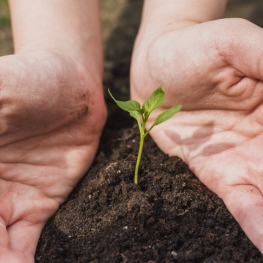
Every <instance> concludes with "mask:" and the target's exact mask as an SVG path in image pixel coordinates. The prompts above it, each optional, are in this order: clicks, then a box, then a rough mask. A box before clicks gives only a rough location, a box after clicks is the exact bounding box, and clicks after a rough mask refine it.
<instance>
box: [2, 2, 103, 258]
mask: <svg viewBox="0 0 263 263" xmlns="http://www.w3.org/2000/svg"><path fill="white" fill-rule="evenodd" d="M10 7H11V14H12V26H13V35H14V46H15V54H14V55H10V56H5V57H1V58H0V72H1V73H0V80H1V82H0V262H4V263H6V262H12V263H16V262H19V263H30V262H34V253H35V248H36V245H37V242H38V238H39V236H40V233H41V230H42V228H43V226H44V224H45V222H46V221H47V219H48V218H49V217H50V216H51V215H52V214H53V213H54V212H55V211H56V210H57V209H58V207H59V205H60V204H61V203H62V202H63V201H64V200H65V198H66V197H67V195H68V194H69V193H70V192H71V191H72V189H73V188H74V186H75V185H76V183H77V182H78V181H79V179H80V178H81V177H82V176H83V174H84V173H85V171H86V170H87V169H88V168H89V166H90V165H91V163H92V161H93V158H94V156H95V154H96V150H97V146H98V142H99V138H100V134H101V131H102V128H103V125H104V122H105V119H106V108H105V103H104V99H103V92H102V83H101V82H102V45H101V36H100V23H99V6H98V2H97V1H95V0H93V1H87V0H79V1H75V0H67V1H64V0H56V1H53V0H45V1H40V0H37V1H30V0H19V1H16V0H11V1H10ZM58 10H59V11H58Z"/></svg>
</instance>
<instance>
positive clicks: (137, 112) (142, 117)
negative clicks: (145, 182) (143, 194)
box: [108, 85, 182, 184]
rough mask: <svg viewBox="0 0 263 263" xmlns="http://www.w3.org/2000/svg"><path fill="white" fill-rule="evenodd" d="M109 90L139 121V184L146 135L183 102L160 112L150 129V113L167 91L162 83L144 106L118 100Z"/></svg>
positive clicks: (133, 101)
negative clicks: (148, 123)
mask: <svg viewBox="0 0 263 263" xmlns="http://www.w3.org/2000/svg"><path fill="white" fill-rule="evenodd" d="M108 92H109V94H110V96H111V97H112V98H113V100H114V101H115V102H116V104H117V105H118V106H119V107H120V108H121V109H123V110H124V111H127V112H129V113H130V115H131V116H132V117H133V118H135V119H136V120H137V122H138V126H139V130H140V145H139V151H138V157H137V161H136V166H135V172H134V183H135V184H138V173H139V167H140V162H141V157H142V150H143V145H144V139H145V137H146V136H147V135H148V134H149V132H150V131H151V129H152V128H153V127H154V126H156V125H158V124H160V123H162V122H164V121H166V120H168V119H170V118H171V117H172V116H173V115H174V114H176V113H177V112H178V111H180V110H181V109H182V104H179V105H177V106H174V107H171V108H169V109H167V110H165V111H164V112H162V113H160V114H159V115H158V116H157V118H156V119H155V121H154V122H153V124H152V126H151V127H150V128H149V129H148V130H146V123H147V121H148V118H149V116H150V114H151V113H152V112H153V111H154V110H155V109H158V108H160V107H161V106H162V105H163V103H164V98H165V93H164V91H163V89H162V85H161V86H160V87H158V88H157V89H156V90H155V91H154V92H153V93H152V94H151V95H150V97H149V98H148V99H147V100H146V101H145V102H144V103H143V104H142V106H141V105H140V103H139V102H137V101H135V100H128V101H118V100H116V99H115V98H114V97H113V96H112V94H111V92H110V90H108Z"/></svg>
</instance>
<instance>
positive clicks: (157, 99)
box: [142, 85, 165, 115]
mask: <svg viewBox="0 0 263 263" xmlns="http://www.w3.org/2000/svg"><path fill="white" fill-rule="evenodd" d="M162 86H163V85H161V86H160V87H158V88H157V89H156V90H155V91H154V92H153V93H152V94H151V95H150V97H149V98H148V99H147V100H146V101H145V102H144V103H143V105H142V109H143V111H144V112H146V113H147V115H150V113H151V112H152V111H153V110H155V109H158V108H160V107H161V106H162V105H163V103H164V97H165V94H164V91H163V89H162Z"/></svg>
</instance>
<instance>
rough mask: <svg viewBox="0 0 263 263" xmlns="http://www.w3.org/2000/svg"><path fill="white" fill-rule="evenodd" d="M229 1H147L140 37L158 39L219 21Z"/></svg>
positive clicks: (145, 2)
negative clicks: (190, 27)
mask: <svg viewBox="0 0 263 263" xmlns="http://www.w3.org/2000/svg"><path fill="white" fill-rule="evenodd" d="M226 4H227V0H214V1H210V0H195V1H193V0H185V1H180V0H166V1H165V4H164V3H162V2H161V1H159V0H145V1H144V7H143V15H142V22H141V26H140V30H139V35H147V36H149V37H150V36H152V37H154V38H155V37H157V36H158V35H160V34H163V33H165V32H169V31H172V30H176V29H180V28H184V27H188V26H191V25H194V24H199V23H203V22H207V21H210V20H215V19H219V18H221V17H222V15H223V12H224V10H225V7H226Z"/></svg>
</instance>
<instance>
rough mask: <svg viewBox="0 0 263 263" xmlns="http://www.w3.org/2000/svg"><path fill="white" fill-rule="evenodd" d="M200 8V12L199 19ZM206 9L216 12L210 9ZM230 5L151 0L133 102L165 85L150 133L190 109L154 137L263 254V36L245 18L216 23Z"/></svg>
mask: <svg viewBox="0 0 263 263" xmlns="http://www.w3.org/2000/svg"><path fill="white" fill-rule="evenodd" d="M197 2H198V3H202V4H200V6H199V7H200V9H198V8H197V9H195V10H196V12H195V13H191V12H192V10H194V8H191V5H195V4H196V3H197ZM205 2H207V4H209V3H210V4H211V5H212V6H210V11H211V12H210V11H209V9H207V8H204V9H202V6H206V5H205ZM224 4H225V2H224V3H223V1H221V0H220V1H213V2H212V1H209V0H207V1H206V0H203V1H190V0H189V1H174V0H171V1H170V0H167V1H166V5H162V4H161V3H160V2H158V0H146V1H145V6H144V12H143V19H142V24H141V27H140V31H139V34H138V36H137V39H136V43H135V47H134V52H133V58H132V65H131V96H132V99H135V100H138V101H140V102H143V101H144V100H145V99H146V98H147V97H148V96H149V94H150V93H151V92H152V91H153V90H154V89H156V87H157V86H159V85H160V84H162V83H163V84H164V86H163V89H164V91H165V93H166V101H165V103H164V106H163V107H162V108H161V109H160V110H157V111H156V112H154V113H153V114H152V116H151V119H150V120H149V121H150V122H149V124H148V125H149V127H150V125H151V123H152V122H153V120H154V119H155V118H156V116H157V115H158V114H159V113H160V112H161V111H163V110H164V109H166V108H169V107H171V106H174V105H177V104H179V103H182V104H183V110H182V111H181V112H179V113H177V114H176V115H175V116H174V117H173V118H171V119H169V120H168V121H166V122H164V123H162V124H160V125H158V126H156V127H155V128H154V129H153V130H152V131H151V133H150V134H151V136H152V137H153V139H154V140H155V142H156V143H157V145H159V147H160V148H161V149H162V150H163V151H164V152H166V153H168V154H169V155H177V156H179V157H181V158H182V159H183V160H184V161H185V162H186V163H187V164H188V165H189V167H190V169H191V170H192V171H193V172H194V173H195V174H196V175H197V177H198V178H199V179H200V180H201V181H202V182H203V183H204V184H205V185H206V186H207V187H208V188H209V189H211V190H212V191H213V192H215V193H216V194H217V195H218V196H219V197H220V198H222V199H223V201H224V203H225V204H226V206H227V208H228V209H229V211H230V212H231V213H232V215H233V216H234V217H235V219H236V220H237V222H238V223H239V224H240V226H241V227H242V229H243V230H244V232H245V233H246V235H247V236H248V237H249V238H250V240H251V241H252V242H253V243H254V245H255V246H256V247H257V248H258V249H259V250H260V251H261V253H263V220H262V218H263V196H262V193H263V176H262V171H263V164H262V158H263V135H262V134H263V120H262V114H263V92H262V89H263V83H262V81H263V63H262V57H263V48H262V42H263V30H262V29H261V28H259V27H258V26H256V25H254V24H252V23H250V22H248V21H246V20H243V19H221V20H220V19H219V20H215V21H210V20H213V19H217V18H219V17H220V16H221V13H222V11H223V9H224ZM213 6H214V8H213ZM177 7H178V9H177ZM184 7H185V8H184ZM176 10H179V11H178V14H177V11H176ZM214 10H220V12H215V11H214ZM188 11H189V12H188ZM169 12H171V13H172V14H173V15H171V16H169V15H168V16H167V15H165V14H167V13H168V14H169ZM178 17H179V19H178ZM247 36H249V38H248V37H247ZM142 87H144V88H143V89H142Z"/></svg>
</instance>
